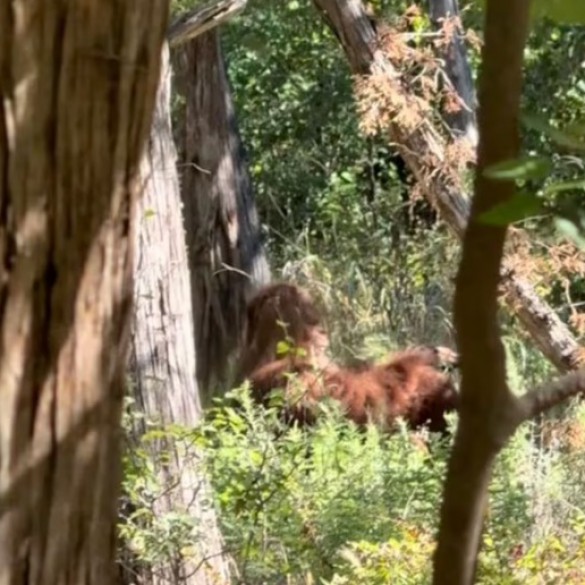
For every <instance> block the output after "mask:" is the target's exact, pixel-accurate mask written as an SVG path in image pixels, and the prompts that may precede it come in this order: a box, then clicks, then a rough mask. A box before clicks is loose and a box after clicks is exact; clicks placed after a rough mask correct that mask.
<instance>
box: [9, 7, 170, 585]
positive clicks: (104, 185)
mask: <svg viewBox="0 0 585 585" xmlns="http://www.w3.org/2000/svg"><path fill="white" fill-rule="evenodd" d="M167 11H168V6H167V3H165V2H159V1H154V0H142V1H141V2H140V3H137V2H135V1H134V0H132V1H129V0H116V1H114V0H104V1H103V2H100V3H99V4H98V3H94V4H93V3H89V4H88V3H87V2H81V1H78V0H77V1H76V0H72V1H70V2H45V1H44V0H39V1H34V0H33V1H30V0H14V1H13V2H2V3H0V94H1V98H2V99H1V100H0V250H1V257H2V265H1V269H0V270H1V278H0V299H1V302H0V331H1V333H2V347H1V352H0V388H2V406H1V408H0V413H1V414H0V583H1V584H2V585H18V584H19V583H22V584H24V583H26V584H29V585H30V584H35V585H42V584H46V585H67V584H71V585H81V584H88V585H90V584H91V585H98V584H99V585H101V584H103V583H112V582H113V578H114V575H115V573H114V559H115V527H116V519H117V503H118V502H117V496H118V490H119V483H120V461H119V456H120V445H119V437H120V431H119V428H120V416H121V405H122V397H123V390H124V372H125V366H126V357H127V356H126V350H127V343H128V333H129V318H130V312H131V301H132V247H133V223H134V220H133V218H134V212H135V209H136V202H137V198H138V194H139V193H138V189H137V187H138V184H137V182H136V180H135V177H136V171H137V167H138V163H139V160H140V157H141V155H142V151H143V146H144V143H145V140H146V138H147V137H148V131H149V128H150V123H151V115H152V109H153V105H154V98H155V92H156V87H157V83H158V77H159V64H160V54H161V46H162V42H163V39H164V34H165V27H166V18H167Z"/></svg>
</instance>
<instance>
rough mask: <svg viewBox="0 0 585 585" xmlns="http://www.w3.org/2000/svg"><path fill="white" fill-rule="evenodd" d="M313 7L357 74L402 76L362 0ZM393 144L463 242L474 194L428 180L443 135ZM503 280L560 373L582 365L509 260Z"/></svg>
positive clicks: (568, 337) (420, 133) (326, 1)
mask: <svg viewBox="0 0 585 585" xmlns="http://www.w3.org/2000/svg"><path fill="white" fill-rule="evenodd" d="M314 3H315V5H316V6H317V8H318V9H319V10H320V11H321V13H322V14H323V16H324V17H325V19H326V21H327V22H328V23H329V25H330V26H331V28H332V29H333V31H334V32H335V34H336V35H337V37H338V38H339V40H340V42H341V44H342V47H343V49H344V51H345V53H346V56H347V58H348V61H349V64H350V67H351V70H352V71H353V73H355V74H359V75H367V74H369V73H371V72H374V71H378V72H383V73H384V74H385V75H388V76H390V77H392V78H394V77H396V76H397V75H398V72H397V71H396V69H395V68H394V67H393V65H392V63H390V62H389V61H388V60H387V59H386V58H385V56H384V54H383V53H382V52H381V51H380V50H378V49H377V48H376V35H375V32H374V29H373V27H372V24H371V21H370V19H369V17H368V16H367V14H366V12H365V10H364V6H363V4H362V2H361V0H314ZM391 140H392V143H393V144H394V145H395V146H396V148H397V150H398V151H399V152H400V154H401V155H402V156H403V158H404V160H405V161H406V163H407V165H408V167H409V169H410V170H411V172H412V173H413V175H414V176H415V177H416V179H417V180H418V182H419V185H420V186H421V188H422V191H423V192H424V194H425V196H426V197H427V198H428V199H429V201H430V202H431V203H432V204H433V205H435V206H436V207H437V209H438V210H439V213H440V214H441V217H442V219H443V220H444V221H445V222H446V224H447V225H448V226H449V227H450V228H451V230H452V231H453V232H454V233H455V234H456V235H457V236H458V237H459V238H462V237H463V233H464V231H465V228H466V226H467V219H468V216H469V195H467V194H464V193H461V191H460V188H459V187H458V186H457V185H455V184H453V182H452V181H451V180H449V178H448V177H445V176H444V175H443V174H441V173H435V174H433V175H431V176H430V177H429V175H428V173H427V172H426V170H425V169H426V167H428V161H429V159H430V160H433V159H434V160H436V161H437V163H436V167H437V168H440V166H441V165H442V164H443V162H444V160H445V148H446V144H445V142H444V140H443V138H442V136H441V134H440V133H439V132H438V131H437V129H436V128H434V127H433V126H432V125H431V123H430V122H429V121H426V122H425V123H424V124H421V126H420V127H418V128H417V129H416V130H415V131H413V132H411V133H405V132H404V131H403V130H401V128H400V127H398V126H396V125H395V126H394V127H393V128H392V132H391ZM421 153H424V156H421ZM424 161H426V162H424ZM502 280H503V285H504V290H505V291H506V300H507V302H508V304H509V306H510V308H511V309H512V310H513V311H515V312H516V314H517V316H518V318H519V320H520V322H521V324H522V326H523V327H524V328H525V330H526V331H527V332H528V334H529V335H530V337H531V338H532V340H533V342H534V343H535V345H536V346H537V347H538V349H539V350H540V351H541V352H542V353H543V354H544V355H545V357H547V358H548V359H549V360H550V361H551V362H552V363H553V364H554V365H555V367H556V368H557V369H558V370H560V371H561V372H566V371H569V370H571V369H574V368H576V367H578V366H579V365H580V364H581V363H582V362H583V350H582V348H581V347H580V346H579V344H578V343H577V341H576V339H575V338H574V336H573V335H572V334H571V332H570V331H569V329H568V327H567V326H566V325H565V324H564V323H563V322H562V321H561V319H560V318H559V317H558V315H557V314H556V313H555V312H554V311H553V309H552V308H551V307H550V306H548V305H547V304H546V303H545V302H544V301H542V300H538V301H537V299H538V295H537V294H536V292H535V291H534V289H533V287H532V286H531V285H530V283H529V282H527V281H526V280H525V279H523V278H520V277H519V276H518V275H517V274H516V272H515V270H514V268H513V267H512V266H511V265H510V264H509V263H508V262H507V261H506V260H504V262H503V268H502ZM535 310H537V311H538V312H535Z"/></svg>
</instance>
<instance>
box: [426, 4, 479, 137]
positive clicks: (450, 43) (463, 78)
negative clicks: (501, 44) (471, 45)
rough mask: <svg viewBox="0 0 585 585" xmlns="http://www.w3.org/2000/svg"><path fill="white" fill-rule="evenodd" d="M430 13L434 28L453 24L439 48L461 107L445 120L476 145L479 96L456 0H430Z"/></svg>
mask: <svg viewBox="0 0 585 585" xmlns="http://www.w3.org/2000/svg"><path fill="white" fill-rule="evenodd" d="M429 13H430V16H431V22H432V24H433V27H434V28H435V30H438V31H440V30H442V29H443V27H444V26H445V25H446V24H447V23H449V27H448V28H449V29H451V27H452V28H453V31H452V34H451V35H449V38H447V39H445V41H442V42H439V43H438V52H439V55H440V56H441V57H442V58H443V61H444V63H445V67H444V70H445V74H446V75H447V77H448V79H449V82H450V83H451V85H452V87H453V89H454V90H455V92H456V93H457V95H458V96H459V98H460V100H461V109H460V110H459V111H457V112H451V113H446V114H445V120H446V122H447V124H448V125H449V128H450V129H451V131H452V132H453V133H454V134H455V136H458V137H464V138H466V139H467V140H468V141H469V142H470V143H471V144H472V145H473V146H477V139H478V133H477V119H476V115H475V110H476V105H477V104H476V101H477V100H476V96H475V86H474V84H473V78H472V76H471V68H470V67H469V62H468V60H467V50H466V47H465V42H464V40H463V30H462V27H461V21H460V17H459V6H458V3H457V0H429Z"/></svg>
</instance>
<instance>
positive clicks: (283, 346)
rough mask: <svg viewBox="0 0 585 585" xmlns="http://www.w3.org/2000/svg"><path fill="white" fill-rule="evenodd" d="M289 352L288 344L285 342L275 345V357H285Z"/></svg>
mask: <svg viewBox="0 0 585 585" xmlns="http://www.w3.org/2000/svg"><path fill="white" fill-rule="evenodd" d="M290 350H291V347H290V343H288V342H287V341H279V342H278V343H277V344H276V355H286V354H287V353H289V352H290Z"/></svg>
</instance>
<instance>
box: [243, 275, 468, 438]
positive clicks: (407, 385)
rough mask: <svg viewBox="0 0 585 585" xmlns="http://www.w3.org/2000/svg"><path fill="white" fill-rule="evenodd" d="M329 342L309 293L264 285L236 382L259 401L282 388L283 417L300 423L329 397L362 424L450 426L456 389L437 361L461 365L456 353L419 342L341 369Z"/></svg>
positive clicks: (252, 306) (253, 307)
mask: <svg viewBox="0 0 585 585" xmlns="http://www.w3.org/2000/svg"><path fill="white" fill-rule="evenodd" d="M281 341H287V342H288V343H289V345H290V347H291V350H292V351H291V352H290V353H288V354H287V355H286V356H285V357H282V356H281V355H278V352H277V347H278V344H279V342H281ZM328 346H329V338H328V336H327V333H326V332H325V331H324V329H323V326H322V319H321V315H320V313H319V310H318V309H317V307H316V305H315V303H314V302H313V299H312V298H311V296H310V295H309V293H308V292H307V291H305V290H303V289H302V288H300V287H298V286H296V285H292V284H286V283H276V284H272V285H269V286H267V287H264V288H263V289H261V290H260V291H258V293H256V295H255V296H254V297H253V298H252V299H251V301H250V302H249V304H248V309H247V324H246V333H245V340H244V345H243V348H242V353H241V356H240V362H239V367H238V373H237V379H236V383H237V384H239V383H241V382H242V381H243V380H244V379H249V380H250V382H251V386H252V391H253V395H254V397H255V398H256V400H257V401H258V402H261V403H262V402H266V400H267V399H268V397H269V395H270V393H271V391H272V390H275V389H282V390H284V394H285V404H286V407H285V414H286V417H287V418H288V419H289V420H296V421H298V422H300V423H311V422H313V421H314V420H315V417H316V413H317V410H318V409H317V408H316V407H317V403H318V402H319V401H320V400H323V399H324V398H332V399H334V400H337V401H339V402H340V403H341V405H342V407H343V408H344V410H345V412H346V414H347V417H348V418H350V419H351V420H353V421H354V422H356V423H357V424H360V425H364V424H366V423H367V422H368V420H374V421H375V422H379V423H382V425H383V426H388V427H389V426H391V425H392V424H393V422H394V421H395V420H396V419H397V418H398V417H403V418H404V419H405V420H406V421H407V423H408V424H409V426H411V427H412V428H417V427H420V426H422V425H424V424H428V426H429V428H430V429H431V430H433V431H444V430H445V429H446V423H445V419H444V414H445V413H446V412H449V411H451V410H454V409H455V408H456V407H457V393H456V391H455V389H454V386H453V383H452V381H451V378H450V377H449V376H448V375H447V374H445V373H444V372H442V371H441V370H440V366H441V365H442V364H445V365H456V364H457V359H458V358H457V354H456V353H455V352H453V351H451V350H450V349H448V348H445V347H437V348H430V347H416V348H411V349H408V350H406V351H403V352H399V353H397V354H395V355H392V356H390V358H389V359H388V360H386V361H385V362H384V363H382V364H378V365H373V364H367V363H364V364H360V365H359V366H356V367H349V368H343V367H340V366H337V365H334V364H332V363H331V362H330V360H329V358H328V357H327V355H326V351H327V348H328ZM298 349H300V350H301V351H300V353H299V352H298V351H297V350H298ZM291 374H293V375H291Z"/></svg>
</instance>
